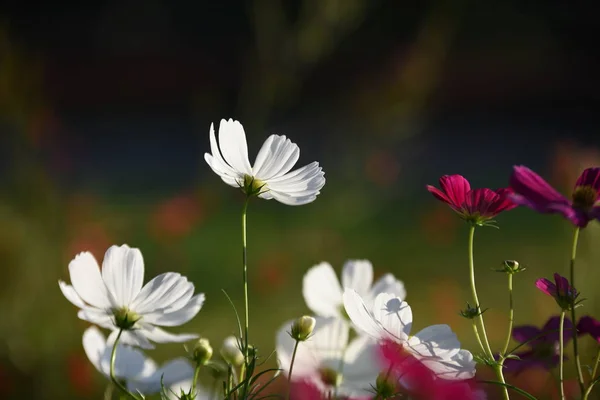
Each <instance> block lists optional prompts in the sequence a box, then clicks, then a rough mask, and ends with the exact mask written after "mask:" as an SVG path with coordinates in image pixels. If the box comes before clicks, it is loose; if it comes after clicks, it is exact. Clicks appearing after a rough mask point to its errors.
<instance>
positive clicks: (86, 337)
mask: <svg viewBox="0 0 600 400" xmlns="http://www.w3.org/2000/svg"><path fill="white" fill-rule="evenodd" d="M82 341H83V350H85V354H86V355H87V358H88V359H89V360H90V362H91V363H92V365H93V366H94V367H96V369H97V370H98V372H100V373H102V374H105V375H108V374H106V373H105V372H104V370H103V369H102V366H101V365H100V361H101V359H102V357H103V355H104V350H105V349H106V340H105V339H104V335H102V333H100V330H99V329H98V328H96V327H95V326H91V327H89V328H87V329H86V331H85V332H84V333H83V339H82Z"/></svg>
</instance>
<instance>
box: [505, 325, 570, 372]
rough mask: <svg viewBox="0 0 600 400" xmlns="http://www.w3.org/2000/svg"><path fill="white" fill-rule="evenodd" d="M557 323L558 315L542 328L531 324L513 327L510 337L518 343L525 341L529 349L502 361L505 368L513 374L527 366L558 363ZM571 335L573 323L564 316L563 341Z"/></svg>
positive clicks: (545, 366) (550, 367)
mask: <svg viewBox="0 0 600 400" xmlns="http://www.w3.org/2000/svg"><path fill="white" fill-rule="evenodd" d="M559 325H560V317H558V316H556V317H552V318H550V319H549V320H548V322H546V324H545V325H544V326H543V327H542V329H540V328H538V327H537V326H533V325H521V326H517V327H515V328H514V329H513V332H512V337H513V339H514V340H515V341H517V342H519V343H526V342H527V345H528V346H529V350H526V351H523V352H520V353H516V354H515V355H516V356H518V357H519V359H518V360H517V359H512V358H508V359H506V360H505V361H504V366H505V368H506V369H507V370H508V371H510V372H513V373H515V374H519V373H521V372H522V371H524V370H526V369H529V368H545V369H552V368H554V367H555V366H557V365H558V362H559V360H560V357H559V343H558V339H559V337H560V336H559V332H558V329H559ZM572 336H573V324H572V323H571V320H570V319H568V318H565V325H564V332H563V341H564V343H565V345H566V343H567V342H568V341H569V340H571V337H572Z"/></svg>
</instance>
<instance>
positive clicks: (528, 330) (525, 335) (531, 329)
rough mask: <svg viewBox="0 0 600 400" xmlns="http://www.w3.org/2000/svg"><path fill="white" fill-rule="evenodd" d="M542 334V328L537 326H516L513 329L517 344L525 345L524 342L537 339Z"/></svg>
mask: <svg viewBox="0 0 600 400" xmlns="http://www.w3.org/2000/svg"><path fill="white" fill-rule="evenodd" d="M540 333H542V331H540V328H538V327H537V326H533V325H521V326H516V327H515V328H514V329H513V331H512V337H513V339H515V340H516V341H517V342H521V343H523V342H526V341H528V340H530V339H532V338H534V337H536V336H537V335H539V334H540Z"/></svg>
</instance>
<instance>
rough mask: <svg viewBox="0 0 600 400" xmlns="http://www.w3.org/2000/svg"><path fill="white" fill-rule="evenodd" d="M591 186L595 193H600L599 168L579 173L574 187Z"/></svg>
mask: <svg viewBox="0 0 600 400" xmlns="http://www.w3.org/2000/svg"><path fill="white" fill-rule="evenodd" d="M579 186H591V187H593V188H594V189H596V191H598V192H600V167H595V168H588V169H586V170H585V171H583V172H582V173H581V175H580V176H579V178H578V179H577V182H576V183H575V187H576V188H577V187H579Z"/></svg>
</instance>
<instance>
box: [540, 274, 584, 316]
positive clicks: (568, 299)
mask: <svg viewBox="0 0 600 400" xmlns="http://www.w3.org/2000/svg"><path fill="white" fill-rule="evenodd" d="M535 286H536V287H537V288H538V289H539V290H540V291H542V292H543V293H545V294H547V295H548V296H551V297H553V298H554V300H556V304H558V305H559V307H560V308H562V309H563V310H565V311H568V310H570V309H571V308H572V307H576V306H577V304H578V303H577V298H578V297H579V293H578V292H577V290H576V289H575V288H574V287H573V286H571V284H570V283H569V280H568V279H567V278H565V277H564V276H561V275H560V274H557V273H555V274H554V283H552V282H551V281H550V280H548V279H546V278H540V279H538V280H537V281H535Z"/></svg>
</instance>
